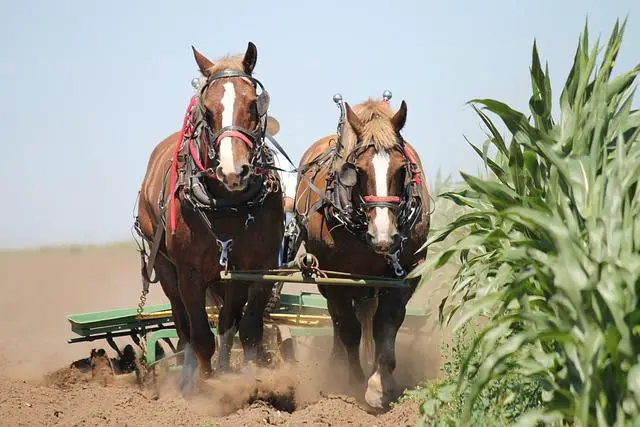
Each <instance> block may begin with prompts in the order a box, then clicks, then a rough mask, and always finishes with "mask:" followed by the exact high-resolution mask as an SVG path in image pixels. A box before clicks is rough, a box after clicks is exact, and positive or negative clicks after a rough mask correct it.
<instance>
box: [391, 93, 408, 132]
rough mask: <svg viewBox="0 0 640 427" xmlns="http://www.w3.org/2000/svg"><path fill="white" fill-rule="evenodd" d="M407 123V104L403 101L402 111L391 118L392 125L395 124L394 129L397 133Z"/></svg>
mask: <svg viewBox="0 0 640 427" xmlns="http://www.w3.org/2000/svg"><path fill="white" fill-rule="evenodd" d="M406 122H407V103H406V102H404V100H403V101H402V104H400V109H399V110H398V111H397V112H396V113H395V114H394V115H393V117H392V118H391V123H392V124H393V129H394V130H395V131H396V132H400V131H401V130H402V128H403V127H404V124H405V123H406Z"/></svg>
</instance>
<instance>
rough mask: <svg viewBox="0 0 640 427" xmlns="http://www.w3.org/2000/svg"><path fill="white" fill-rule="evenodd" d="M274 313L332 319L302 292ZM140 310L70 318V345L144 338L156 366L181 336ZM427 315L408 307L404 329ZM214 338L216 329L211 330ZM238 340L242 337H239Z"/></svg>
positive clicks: (320, 331) (302, 332)
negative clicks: (167, 345)
mask: <svg viewBox="0 0 640 427" xmlns="http://www.w3.org/2000/svg"><path fill="white" fill-rule="evenodd" d="M167 310H171V305H170V304H157V305H152V306H147V307H145V308H144V309H143V313H144V314H154V313H159V312H164V311H167ZM274 313H284V314H290V315H294V316H295V315H297V314H300V315H328V310H327V301H326V299H325V298H324V297H323V296H322V295H320V294H316V293H310V292H301V293H299V294H287V293H283V294H281V296H280V306H279V308H278V309H276V310H275V311H274ZM136 316H137V309H136V308H119V309H114V310H103V311H95V312H88V313H76V314H70V315H68V316H67V320H68V321H69V323H70V324H71V331H72V332H73V333H75V334H76V335H78V336H77V337H75V338H70V339H69V340H68V342H69V343H77V342H85V341H96V340H100V339H109V338H114V337H118V336H133V335H135V336H144V340H145V342H146V345H145V351H146V354H145V356H146V357H145V358H146V364H147V366H150V365H152V364H155V363H156V362H157V360H156V357H157V355H156V348H155V345H156V343H157V342H158V341H159V340H162V339H164V338H169V339H172V338H173V339H177V338H178V334H177V332H176V330H175V328H174V325H173V319H172V317H171V315H167V316H162V317H159V318H153V319H145V320H140V319H137V318H136ZM425 320H426V311H425V310H424V309H421V308H417V307H411V306H409V307H407V314H406V316H405V321H404V323H403V325H402V329H405V330H407V329H408V330H415V329H419V328H421V327H422V326H423V325H424V322H425ZM274 325H275V326H276V327H280V328H287V330H288V331H289V333H290V335H291V337H303V336H331V335H332V334H333V327H331V326H295V325H286V324H285V325H279V324H278V323H274ZM211 330H212V332H214V334H215V333H216V328H211ZM236 336H238V334H236Z"/></svg>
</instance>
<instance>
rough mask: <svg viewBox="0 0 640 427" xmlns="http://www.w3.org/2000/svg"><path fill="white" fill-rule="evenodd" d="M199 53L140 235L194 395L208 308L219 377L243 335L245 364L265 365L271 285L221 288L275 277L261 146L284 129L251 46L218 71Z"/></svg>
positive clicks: (207, 343) (146, 187)
mask: <svg viewBox="0 0 640 427" xmlns="http://www.w3.org/2000/svg"><path fill="white" fill-rule="evenodd" d="M193 53H194V56H195V61H196V63H197V65H198V67H199V69H200V72H201V73H202V76H201V79H200V86H199V88H198V92H197V93H196V94H195V95H194V97H193V98H192V102H191V104H190V106H189V109H188V111H187V115H186V117H185V121H184V124H183V129H182V131H181V132H176V133H174V134H172V135H171V136H169V137H167V138H166V139H165V140H164V141H162V142H160V143H159V144H158V145H157V146H156V148H155V149H154V150H153V152H152V153H151V157H150V159H149V163H148V166H147V171H146V175H145V177H144V181H143V183H142V187H141V190H140V206H139V210H138V218H137V227H138V230H139V232H140V233H141V234H142V235H143V237H144V238H145V240H147V241H149V242H151V243H150V245H151V254H152V255H150V256H149V263H148V264H147V262H146V258H145V254H143V268H142V270H143V271H142V273H143V280H147V283H148V281H149V277H150V276H151V274H150V273H151V270H152V268H153V269H154V270H155V275H156V278H157V280H159V281H160V283H161V285H162V289H163V290H164V292H165V294H166V295H167V297H168V298H169V300H170V302H171V308H172V311H173V320H174V322H175V326H176V329H177V333H178V336H179V340H180V343H181V346H182V345H184V366H183V375H182V381H181V389H182V390H183V391H188V390H191V388H192V386H193V385H194V381H193V380H194V379H195V377H196V376H195V373H196V371H197V368H198V366H199V368H200V374H201V375H202V376H204V377H207V376H209V375H210V374H211V373H212V368H211V359H212V357H213V354H214V352H215V337H214V335H213V333H212V331H211V329H210V326H209V321H208V317H207V313H206V311H205V306H206V301H208V300H212V301H210V302H213V303H216V304H217V305H218V306H220V305H222V307H221V308H220V315H219V320H218V329H217V332H218V336H219V345H220V349H219V353H218V360H217V364H216V370H220V371H224V370H228V369H229V361H230V352H231V346H232V345H233V337H234V336H235V334H236V332H237V331H238V330H239V332H240V339H241V342H242V345H243V350H244V356H245V362H248V361H253V362H256V363H257V362H260V361H262V357H263V356H264V352H263V349H262V344H261V342H262V335H263V312H264V309H265V306H266V304H267V302H268V299H269V297H270V292H271V285H269V284H264V283H251V282H242V283H240V282H235V283H224V282H221V281H220V272H221V271H222V270H223V269H226V268H229V269H231V268H239V269H267V268H275V267H277V265H278V259H277V254H278V249H279V245H280V242H281V239H282V235H283V228H284V227H283V221H282V218H283V200H282V193H281V190H280V188H279V178H278V177H277V174H276V173H275V172H274V170H273V169H272V167H273V164H274V163H273V153H272V151H270V149H269V148H268V147H267V146H266V145H265V143H264V138H265V133H266V132H268V133H270V134H272V135H273V134H274V133H276V132H277V129H278V123H277V121H276V120H274V119H272V118H270V117H267V108H268V99H269V98H268V94H267V92H266V91H265V90H264V89H263V87H262V84H261V83H260V82H259V81H258V80H257V79H255V78H254V77H253V76H252V72H253V69H254V66H255V64H256V59H257V50H256V47H255V45H254V44H253V43H251V42H249V45H248V48H247V50H246V53H245V55H244V57H241V56H238V57H225V58H222V59H220V60H218V61H215V62H212V61H210V60H209V59H207V58H206V57H204V56H203V55H202V54H201V53H199V52H198V51H197V50H196V49H195V48H193ZM258 89H261V91H258ZM167 211H168V212H167ZM167 213H168V215H166V214H167ZM163 235H164V238H162V236H163ZM258 242H259V243H258ZM154 243H156V245H154ZM155 246H157V248H158V249H157V250H158V256H157V257H155V254H154V247H155ZM152 258H155V263H154V261H152V260H151V259H152ZM152 264H153V265H152ZM245 304H246V308H245Z"/></svg>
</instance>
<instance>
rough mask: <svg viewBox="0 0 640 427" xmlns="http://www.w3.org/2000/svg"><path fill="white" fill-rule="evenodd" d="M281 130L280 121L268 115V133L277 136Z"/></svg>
mask: <svg viewBox="0 0 640 427" xmlns="http://www.w3.org/2000/svg"><path fill="white" fill-rule="evenodd" d="M278 132H280V123H279V122H278V121H277V120H276V119H274V118H273V117H271V116H268V117H267V133H268V134H269V135H271V136H276V134H277V133H278Z"/></svg>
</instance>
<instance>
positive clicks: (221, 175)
mask: <svg viewBox="0 0 640 427" xmlns="http://www.w3.org/2000/svg"><path fill="white" fill-rule="evenodd" d="M216 177H217V178H218V179H219V180H220V181H222V182H224V173H222V166H218V167H217V168H216Z"/></svg>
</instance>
